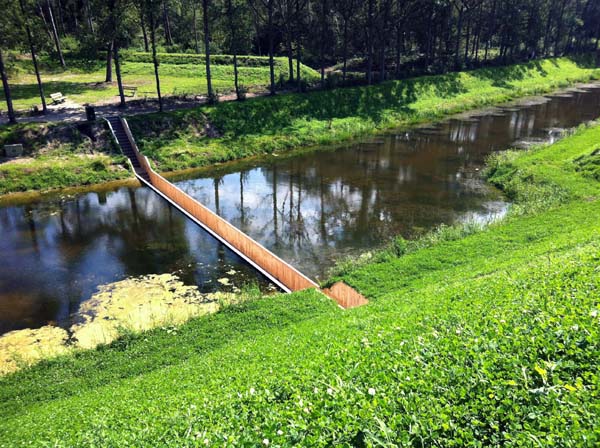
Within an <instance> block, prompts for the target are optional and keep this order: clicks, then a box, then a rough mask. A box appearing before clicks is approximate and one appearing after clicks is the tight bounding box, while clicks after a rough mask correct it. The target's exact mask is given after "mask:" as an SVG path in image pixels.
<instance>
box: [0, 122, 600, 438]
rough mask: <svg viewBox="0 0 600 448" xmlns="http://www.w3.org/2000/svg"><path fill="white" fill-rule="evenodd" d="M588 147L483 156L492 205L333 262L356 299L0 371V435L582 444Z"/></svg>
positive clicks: (157, 334)
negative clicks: (504, 212) (479, 224)
mask: <svg viewBox="0 0 600 448" xmlns="http://www.w3.org/2000/svg"><path fill="white" fill-rule="evenodd" d="M598 142H600V126H598V125H596V126H595V127H591V128H581V129H580V130H579V131H578V132H577V133H575V134H574V135H573V136H570V137H568V138H566V139H564V140H562V141H561V142H559V143H556V144H554V145H552V146H546V147H539V148H533V149H531V150H528V151H522V152H510V153H507V154H506V155H502V156H498V157H495V158H493V159H492V160H491V161H490V163H489V168H488V171H487V174H488V176H489V178H490V180H491V181H492V182H493V183H495V184H497V185H498V186H500V187H501V188H503V189H504V190H505V191H506V193H507V194H508V195H509V197H511V198H512V199H513V200H514V201H516V203H515V206H514V207H513V208H512V211H511V212H510V213H509V216H508V217H507V218H506V219H505V220H503V221H502V222H499V223H496V224H493V225H491V226H489V227H487V228H485V229H483V230H480V231H475V232H469V231H461V230H460V229H458V230H455V231H449V230H448V229H446V230H442V231H438V232H435V233H434V234H433V235H431V236H429V237H427V238H425V239H424V240H423V241H422V242H421V243H419V244H414V245H411V246H408V247H404V246H403V247H401V248H399V247H398V246H399V245H396V246H394V247H393V248H390V249H388V250H384V251H383V252H381V253H379V254H377V255H376V256H374V258H373V259H372V260H371V261H370V262H369V263H363V264H355V266H354V268H351V269H348V268H346V269H345V270H344V271H343V273H342V274H341V275H342V277H343V279H344V280H345V281H347V282H348V283H350V284H351V285H353V286H354V287H356V288H357V289H358V290H360V291H361V292H362V293H364V294H366V295H367V296H368V298H369V299H370V300H371V302H370V304H369V305H367V306H364V307H361V308H357V309H353V310H348V311H343V310H340V309H338V308H337V307H336V306H334V304H333V303H332V302H331V301H329V300H328V299H326V298H325V297H323V296H321V295H319V294H317V293H315V292H313V291H306V292H301V293H296V294H291V295H278V296H275V297H269V298H264V299H260V300H255V301H250V302H247V303H244V304H240V305H236V306H231V307H229V308H227V309H226V310H225V311H223V312H220V313H218V314H216V315H213V316H211V317H208V318H201V319H197V320H194V321H191V322H189V323H188V324H186V325H184V326H183V327H181V328H180V329H179V330H178V331H177V332H176V334H174V333H173V332H172V331H171V330H168V329H157V330H155V331H151V332H148V333H145V334H142V335H139V336H133V335H132V336H129V337H127V338H123V339H121V340H120V341H117V342H115V343H113V344H112V345H110V346H105V347H101V348H99V349H97V350H94V351H88V352H81V353H79V354H77V355H76V356H71V357H62V358H58V359H56V360H52V361H45V362H43V363H41V364H38V365H37V366H35V367H33V368H30V369H26V370H23V371H21V372H18V373H16V374H13V375H11V376H8V377H5V378H3V379H1V380H0V400H1V401H2V406H1V407H0V444H1V445H2V446H25V445H27V446H119V447H123V446H177V447H181V446H207V445H208V446H231V445H235V446H267V445H268V446H310V447H314V446H332V445H338V444H339V445H342V446H444V447H462V446H483V445H486V446H489V445H494V446H499V445H502V446H540V447H541V446H544V447H546V446H557V447H558V446H560V447H580V446H597V445H598V444H599V443H600V396H599V392H598V386H599V385H600V384H599V383H600V377H599V356H598V355H600V240H599V237H600V220H598V216H600V183H599V182H598V180H597V178H596V177H595V173H596V172H597V171H596V170H597V168H598V159H597V153H598V148H599V143H598ZM582 166H586V167H587V168H586V169H582ZM589 167H591V169H589ZM401 252H404V255H399V254H400V253H401Z"/></svg>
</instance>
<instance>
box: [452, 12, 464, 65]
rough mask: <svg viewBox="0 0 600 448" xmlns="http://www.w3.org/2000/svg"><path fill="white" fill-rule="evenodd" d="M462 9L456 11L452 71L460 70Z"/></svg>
mask: <svg viewBox="0 0 600 448" xmlns="http://www.w3.org/2000/svg"><path fill="white" fill-rule="evenodd" d="M463 15H464V7H463V6H461V7H460V8H459V10H458V23H457V25H456V42H455V45H454V69H455V70H458V69H459V68H460V37H461V34H462V23H463Z"/></svg>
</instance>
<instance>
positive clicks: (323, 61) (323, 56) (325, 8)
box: [319, 0, 327, 89]
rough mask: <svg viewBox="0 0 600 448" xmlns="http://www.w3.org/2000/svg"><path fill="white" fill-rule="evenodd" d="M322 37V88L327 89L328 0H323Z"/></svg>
mask: <svg viewBox="0 0 600 448" xmlns="http://www.w3.org/2000/svg"><path fill="white" fill-rule="evenodd" d="M321 5H322V6H323V9H322V11H321V39H319V40H320V42H319V65H320V68H321V89H325V40H326V37H325V36H326V33H327V0H321Z"/></svg>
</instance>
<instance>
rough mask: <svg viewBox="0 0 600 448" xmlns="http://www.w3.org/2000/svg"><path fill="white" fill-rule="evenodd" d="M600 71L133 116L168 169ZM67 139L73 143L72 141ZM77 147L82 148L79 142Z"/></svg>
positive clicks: (398, 86) (320, 138)
mask: <svg viewBox="0 0 600 448" xmlns="http://www.w3.org/2000/svg"><path fill="white" fill-rule="evenodd" d="M184 66H185V65H184ZM174 67H175V65H174ZM177 67H181V65H177ZM599 77H600V70H599V69H597V68H594V67H593V66H588V65H587V64H586V63H584V62H577V61H575V60H571V59H567V58H560V59H549V60H544V61H536V62H531V63H528V64H519V65H513V66H508V67H496V68H489V69H480V70H474V71H469V72H458V73H449V74H446V75H439V76H429V77H420V78H413V79H407V80H400V81H389V82H386V83H383V84H379V85H376V86H369V87H354V88H344V89H335V90H331V91H318V92H312V93H309V94H288V95H279V96H276V97H266V98H254V99H251V100H247V101H245V102H227V103H220V104H217V105H216V106H202V107H198V108H196V109H192V110H179V111H173V112H167V113H162V114H159V113H156V114H146V115H136V116H132V117H130V118H129V122H130V125H131V128H132V131H133V133H134V136H135V137H136V139H137V141H138V144H139V146H140V148H141V149H142V150H143V152H144V154H145V155H147V156H148V157H149V158H150V159H151V160H152V161H153V162H154V163H155V164H156V166H157V168H158V170H160V171H162V172H166V171H172V170H179V169H187V168H196V167H203V166H209V165H212V164H215V163H220V162H225V161H230V160H234V159H240V158H244V157H249V156H255V155H261V154H267V153H274V152H282V151H286V150H290V149H302V150H306V149H307V145H325V144H330V143H334V142H340V141H344V140H347V139H351V138H358V137H360V136H363V135H366V134H370V133H373V132H379V131H382V130H385V129H387V128H391V127H395V126H403V125H409V124H413V123H417V122H423V121H430V120H432V119H435V118H440V117H443V116H446V115H449V114H451V113H455V112H460V111H464V110H468V109H473V108H477V107H482V106H485V105H490V104H497V103H499V102H502V101H507V100H510V99H514V98H518V97H523V96H527V95H534V94H541V93H544V92H549V91H552V90H554V89H557V88H559V87H565V86H569V85H572V84H574V83H576V82H582V81H587V80H590V79H596V78H599ZM36 126H40V129H43V128H44V126H46V125H35V124H19V125H17V126H13V127H2V128H0V144H4V143H12V142H15V141H24V142H27V143H30V146H36V143H35V142H36V139H37V137H36V136H35V135H36V134H35V132H34V133H33V134H34V135H33V136H32V135H30V134H28V132H30V131H31V130H32V129H34V130H35V129H36ZM38 134H43V132H41V131H39V132H38ZM42 143H43V140H42V141H41V142H40V141H38V142H37V146H39V147H40V150H41V149H43V146H44V145H43V144H42ZM66 144H67V146H72V145H71V143H70V142H66ZM103 148H104V149H103ZM315 148H316V146H314V147H313V148H312V149H315ZM96 150H97V151H100V152H106V153H111V151H113V147H112V145H108V144H107V145H105V146H104V147H97V149H96ZM73 151H78V149H77V148H73ZM44 153H45V155H46V157H47V162H46V165H47V166H51V165H52V163H51V160H52V157H53V154H52V151H45V152H44ZM59 155H62V154H57V155H56V156H55V159H56V161H57V162H58V159H59V157H58V156H59ZM113 163H114V164H116V165H122V159H121V158H117V159H115V160H114V161H113ZM57 166H58V165H57ZM57 169H58V168H57ZM5 170H6V167H4V166H3V165H0V193H8V192H14V191H25V190H27V189H29V188H32V187H33V188H55V187H61V186H62V187H67V186H77V185H82V184H85V183H86V182H87V181H88V180H89V179H90V177H89V176H83V177H82V178H81V179H80V178H78V176H77V174H75V175H74V176H72V177H69V178H68V179H67V178H65V179H64V180H59V181H57V182H52V183H48V184H46V185H44V183H43V182H40V183H36V184H35V185H32V184H31V183H30V182H29V181H27V179H26V177H27V176H30V175H31V174H32V173H36V172H37V168H36V166H35V163H30V162H29V161H22V163H19V165H18V167H15V168H11V170H14V171H13V174H11V176H10V179H11V180H10V182H8V181H7V180H6V179H7V176H6V175H3V172H4V171H5Z"/></svg>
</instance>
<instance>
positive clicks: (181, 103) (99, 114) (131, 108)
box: [0, 91, 289, 126]
mask: <svg viewBox="0 0 600 448" xmlns="http://www.w3.org/2000/svg"><path fill="white" fill-rule="evenodd" d="M285 93H289V91H280V92H279V94H285ZM268 94H269V92H259V93H250V92H248V93H247V94H246V98H255V97H260V96H268ZM235 100H236V95H235V93H229V94H226V95H221V96H219V101H220V102H221V101H235ZM206 102H207V97H206V96H204V95H198V96H196V97H195V98H193V99H181V98H174V97H165V98H163V110H164V111H173V110H180V109H191V108H194V107H198V106H201V105H202V104H206ZM92 106H93V107H94V110H95V111H96V118H97V119H102V118H106V117H110V116H113V115H115V114H126V115H138V114H148V113H152V112H158V100H157V99H156V98H152V99H131V100H128V101H127V102H126V107H125V108H122V107H120V106H119V100H118V99H115V100H111V101H108V102H106V101H104V102H100V103H97V104H92ZM78 121H86V115H85V106H84V105H83V104H79V103H76V102H74V101H71V100H69V99H68V98H67V100H66V101H65V102H64V103H61V104H57V105H52V104H48V113H47V114H46V115H43V114H39V115H29V114H28V113H27V112H22V111H18V112H17V122H19V123H57V122H78ZM6 124H8V115H7V114H6V111H4V110H2V112H1V113H0V126H1V125H6Z"/></svg>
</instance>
